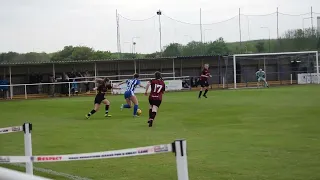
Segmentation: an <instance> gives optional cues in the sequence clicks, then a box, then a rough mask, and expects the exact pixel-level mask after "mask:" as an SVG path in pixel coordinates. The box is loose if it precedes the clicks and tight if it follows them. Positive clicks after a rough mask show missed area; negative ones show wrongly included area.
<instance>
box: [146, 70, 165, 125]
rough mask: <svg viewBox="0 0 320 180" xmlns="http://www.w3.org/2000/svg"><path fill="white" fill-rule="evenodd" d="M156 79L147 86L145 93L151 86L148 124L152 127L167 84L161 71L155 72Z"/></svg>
mask: <svg viewBox="0 0 320 180" xmlns="http://www.w3.org/2000/svg"><path fill="white" fill-rule="evenodd" d="M154 76H155V79H152V80H151V81H150V82H149V83H148V85H147V87H146V92H145V95H146V96H147V95H148V89H149V87H151V91H150V95H149V104H150V106H149V120H148V124H149V127H152V125H153V121H154V119H155V117H156V115H157V111H158V109H159V107H160V105H161V102H162V95H163V93H164V92H165V86H166V85H165V84H164V81H163V80H162V77H161V73H160V72H155V74H154Z"/></svg>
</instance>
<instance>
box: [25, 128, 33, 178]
mask: <svg viewBox="0 0 320 180" xmlns="http://www.w3.org/2000/svg"><path fill="white" fill-rule="evenodd" d="M22 127H23V131H24V152H25V156H29V157H31V156H32V140H31V131H32V124H31V123H24V124H23V126H22ZM26 173H27V174H30V175H33V164H32V162H26Z"/></svg>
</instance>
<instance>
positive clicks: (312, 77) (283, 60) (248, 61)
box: [233, 51, 320, 89]
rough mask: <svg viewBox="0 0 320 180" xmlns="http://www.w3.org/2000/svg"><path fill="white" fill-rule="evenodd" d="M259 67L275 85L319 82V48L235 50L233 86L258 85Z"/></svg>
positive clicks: (235, 87)
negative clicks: (299, 50) (264, 51)
mask: <svg viewBox="0 0 320 180" xmlns="http://www.w3.org/2000/svg"><path fill="white" fill-rule="evenodd" d="M260 68H261V69H263V70H264V71H265V72H266V78H267V77H268V81H272V82H273V83H274V84H276V85H284V84H294V83H297V84H311V83H314V84H320V74H319V53H318V51H301V52H279V53H258V54H234V55H233V87H234V89H237V88H240V87H250V86H255V84H256V82H257V80H256V77H255V72H256V71H258V70H259V69H260Z"/></svg>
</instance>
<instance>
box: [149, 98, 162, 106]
mask: <svg viewBox="0 0 320 180" xmlns="http://www.w3.org/2000/svg"><path fill="white" fill-rule="evenodd" d="M149 104H150V105H151V106H157V107H160V105H161V100H153V99H149Z"/></svg>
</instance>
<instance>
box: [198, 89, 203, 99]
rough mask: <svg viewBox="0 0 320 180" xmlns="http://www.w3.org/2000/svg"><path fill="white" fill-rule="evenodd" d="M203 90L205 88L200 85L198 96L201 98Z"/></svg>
mask: <svg viewBox="0 0 320 180" xmlns="http://www.w3.org/2000/svg"><path fill="white" fill-rule="evenodd" d="M202 91H203V88H202V87H200V91H199V96H198V99H200V98H201V95H202Z"/></svg>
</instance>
